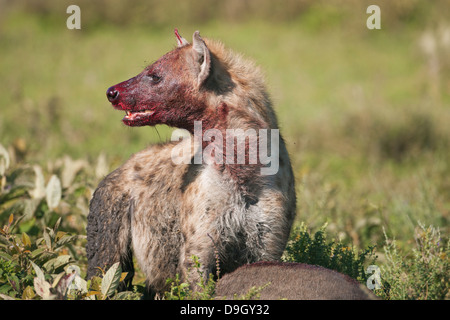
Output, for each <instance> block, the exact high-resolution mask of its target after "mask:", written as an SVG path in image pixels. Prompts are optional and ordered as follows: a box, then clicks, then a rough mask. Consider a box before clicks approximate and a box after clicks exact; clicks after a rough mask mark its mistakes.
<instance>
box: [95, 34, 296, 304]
mask: <svg viewBox="0 0 450 320" xmlns="http://www.w3.org/2000/svg"><path fill="white" fill-rule="evenodd" d="M176 36H177V41H178V43H179V47H177V48H176V49H174V50H172V51H170V52H169V53H167V54H166V55H164V56H163V57H162V58H160V59H159V60H158V61H156V62H155V63H154V64H152V65H150V66H149V67H147V68H146V69H145V70H144V71H143V72H142V73H141V74H139V75H137V76H136V77H134V78H131V79H130V80H127V81H125V82H122V83H120V84H117V85H116V86H113V87H111V88H110V89H108V98H109V99H110V101H111V102H112V104H113V106H114V108H116V109H119V110H124V111H126V112H127V115H126V116H125V118H124V119H123V122H124V123H125V124H127V125H130V126H143V125H155V124H167V125H169V126H173V127H178V128H182V129H186V130H188V131H189V132H190V133H191V134H193V133H194V121H202V125H203V127H202V128H203V132H205V130H208V129H212V128H214V129H217V130H219V131H222V132H225V131H226V129H235V128H239V129H243V130H247V129H255V130H259V129H277V128H278V124H277V119H276V116H275V113H274V110H273V108H272V105H271V101H270V99H269V96H268V94H267V91H266V88H265V85H264V81H263V76H262V74H261V72H260V71H259V69H258V68H257V67H256V66H255V65H254V64H253V63H251V62H249V61H247V60H246V59H243V58H242V57H241V56H240V55H237V54H235V53H233V52H232V51H230V50H227V49H225V47H224V46H223V45H222V44H220V43H218V42H215V41H210V40H203V39H202V38H201V37H200V35H199V34H198V32H196V33H194V36H193V44H189V43H188V42H187V41H186V40H184V38H182V37H181V36H180V35H179V34H178V32H176ZM146 110H148V111H147V112H148V113H145V114H144V113H142V112H146ZM134 112H138V113H134ZM139 112H141V114H139ZM136 114H138V116H136ZM233 138H235V137H233ZM214 143H216V142H214V141H209V142H204V143H202V144H200V145H195V144H194V143H193V141H191V140H183V141H182V142H169V143H164V144H158V145H153V146H150V147H148V148H147V149H145V150H143V151H141V152H138V153H136V154H134V155H133V156H132V157H131V158H130V159H129V160H128V161H127V162H125V163H124V164H123V165H122V166H121V167H119V168H118V169H117V170H115V171H114V172H112V173H111V174H109V175H108V176H107V177H106V178H105V179H104V180H103V181H102V182H101V183H100V185H99V187H98V189H97V190H96V191H95V193H94V196H93V199H92V201H91V205H90V213H89V216H88V226H87V237H88V244H87V255H88V277H91V276H93V275H94V274H96V272H97V270H98V269H97V267H102V268H103V267H105V266H106V267H107V266H110V265H112V264H113V263H115V262H117V261H120V262H121V265H122V268H123V269H124V270H125V271H129V272H130V276H129V278H128V279H127V281H128V282H127V283H128V285H129V284H130V283H131V279H132V274H133V272H132V271H133V269H132V268H133V264H132V260H131V259H132V254H133V255H134V256H135V257H136V260H137V262H138V264H139V267H140V269H141V270H142V271H143V273H144V274H145V276H146V280H147V285H148V289H149V293H150V296H151V297H154V296H155V294H158V293H161V292H162V291H164V290H166V289H167V286H166V279H167V278H174V277H175V275H176V274H177V273H178V274H180V275H181V277H182V279H186V278H189V279H191V280H194V279H195V277H196V276H197V273H196V272H192V270H191V269H190V268H191V266H192V265H191V264H192V261H191V259H190V258H191V256H192V255H195V256H197V257H199V259H200V262H201V264H202V267H203V268H204V271H205V275H207V274H209V273H215V268H216V256H215V251H217V252H218V254H219V262H220V271H221V273H222V274H224V273H227V272H231V271H233V270H235V269H236V268H238V267H239V266H241V265H243V264H246V263H251V262H255V261H260V260H277V259H279V258H280V256H281V254H282V252H283V250H284V248H285V245H286V242H287V239H288V236H289V232H290V229H291V225H292V222H293V219H294V216H295V212H296V197H295V186H294V176H293V173H292V169H291V164H290V160H289V155H288V152H287V150H286V147H285V144H284V141H283V139H282V138H281V137H280V142H279V170H278V172H277V173H276V174H274V175H261V173H260V169H261V167H263V166H264V165H263V164H261V163H260V162H258V163H256V164H227V163H226V162H225V161H224V163H222V164H219V163H215V162H214V161H213V162H212V163H210V164H206V163H202V164H194V163H193V161H191V163H190V164H175V163H174V162H173V161H172V158H171V156H172V150H173V149H174V148H175V147H177V148H180V146H181V150H184V151H185V152H183V154H184V155H185V156H186V157H193V155H194V154H195V152H201V151H202V150H204V149H205V148H206V147H208V146H209V145H210V144H214ZM218 152H219V153H221V150H219V149H218ZM222 155H223V156H224V157H225V155H226V150H225V149H224V150H223V153H222ZM248 156H249V155H248V154H247V150H246V158H248ZM187 160H189V159H187Z"/></svg>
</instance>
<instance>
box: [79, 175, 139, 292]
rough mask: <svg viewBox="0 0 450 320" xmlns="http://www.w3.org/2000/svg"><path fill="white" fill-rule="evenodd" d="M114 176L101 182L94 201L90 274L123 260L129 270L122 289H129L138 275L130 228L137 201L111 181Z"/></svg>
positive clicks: (89, 228) (90, 220) (88, 250)
mask: <svg viewBox="0 0 450 320" xmlns="http://www.w3.org/2000/svg"><path fill="white" fill-rule="evenodd" d="M113 174H114V173H112V174H111V175H113ZM111 175H110V176H111ZM110 176H108V177H107V178H105V180H103V181H102V183H101V184H100V185H99V188H98V189H97V190H96V191H95V193H94V196H93V198H92V200H91V203H90V212H89V215H88V225H87V246H86V253H87V258H88V270H87V278H88V279H90V278H92V277H93V276H96V275H100V274H101V270H104V271H106V270H107V269H108V268H110V267H111V266H112V265H113V264H114V263H116V262H120V265H121V268H122V271H123V272H127V273H128V274H127V276H126V278H125V280H124V283H123V284H121V286H120V287H119V290H125V289H130V288H131V285H132V280H133V276H134V266H133V259H132V249H131V228H130V214H131V211H132V209H133V205H132V202H131V200H130V196H129V195H128V194H126V193H122V192H120V191H119V190H117V188H115V187H114V186H112V185H109V184H108V179H109V178H110Z"/></svg>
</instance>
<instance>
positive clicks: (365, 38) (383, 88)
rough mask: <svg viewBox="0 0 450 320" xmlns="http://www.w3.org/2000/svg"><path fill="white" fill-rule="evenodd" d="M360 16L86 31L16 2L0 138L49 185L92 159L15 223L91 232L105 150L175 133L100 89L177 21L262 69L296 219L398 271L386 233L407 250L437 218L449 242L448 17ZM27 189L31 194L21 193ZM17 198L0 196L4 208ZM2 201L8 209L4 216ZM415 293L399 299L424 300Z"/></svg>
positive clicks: (142, 58) (145, 56)
mask: <svg viewBox="0 0 450 320" xmlns="http://www.w3.org/2000/svg"><path fill="white" fill-rule="evenodd" d="M321 8H322V7H321ZM261 10H263V9H261ZM324 10H325V9H324ZM411 10H412V9H411ZM389 14H390V13H387V15H389ZM418 14H419V13H417V12H416V13H414V15H413V16H414V17H416V16H417V15H418ZM87 16H88V15H87ZM353 16H355V12H354V11H352V10H350V11H349V8H348V7H347V8H346V9H345V10H344V9H343V11H340V10H337V9H336V7H329V8H327V9H326V10H325V11H321V10H319V9H317V8H316V9H314V7H313V8H310V9H309V11H307V13H306V14H304V15H303V16H302V17H301V19H289V20H288V22H280V21H276V22H274V21H271V20H268V21H262V20H259V19H249V20H245V19H241V20H239V21H238V22H229V23H224V22H223V21H221V20H214V19H210V20H208V21H202V23H199V24H194V23H192V22H189V23H188V22H187V21H186V20H183V21H182V22H180V25H173V26H172V25H168V24H164V23H162V24H157V25H156V26H148V25H147V26H145V27H143V26H142V24H139V23H136V25H133V24H127V25H118V24H117V25H115V26H114V25H112V24H101V23H89V21H87V23H86V24H84V25H83V24H82V30H79V31H70V30H67V29H66V27H65V19H66V15H64V14H62V15H57V14H55V15H50V16H47V18H43V17H42V16H39V15H33V14H30V13H29V12H28V13H25V12H23V11H20V10H19V11H11V12H10V13H8V15H7V16H3V18H4V19H2V20H1V22H0V47H1V52H2V59H0V87H1V88H2V94H1V95H0V144H2V145H3V146H4V147H5V148H9V149H10V153H11V156H12V158H14V159H13V160H14V161H12V163H13V164H12V167H14V168H22V167H23V166H27V165H32V164H39V165H41V166H42V167H43V168H44V173H45V179H46V180H45V181H48V179H49V178H50V176H51V174H52V173H56V174H58V175H61V173H62V171H63V168H64V166H63V165H62V164H61V163H62V162H61V160H58V159H62V158H63V157H64V156H65V155H68V156H70V157H72V158H73V159H86V161H87V162H86V163H87V166H85V167H84V168H83V169H82V170H81V171H80V172H82V173H83V174H84V175H80V176H77V177H78V179H79V181H77V182H76V186H75V187H73V188H69V189H65V193H63V199H64V200H65V203H67V205H65V206H63V208H60V209H58V210H57V211H56V213H52V214H44V213H45V212H48V211H46V210H47V209H48V208H47V209H46V208H45V206H44V205H45V203H41V204H39V205H38V207H37V209H36V210H35V211H34V212H35V213H38V212H40V214H41V215H43V216H44V217H46V219H47V220H42V217H34V218H31V219H35V220H28V222H27V221H25V220H26V219H25V220H24V222H22V223H23V224H21V225H20V226H21V229H20V230H19V231H20V232H27V233H30V235H31V236H36V237H37V236H38V235H39V234H40V232H42V231H39V229H38V228H37V227H34V228H33V227H32V225H33V223H34V222H36V221H37V222H39V221H42V223H41V225H39V227H41V228H44V227H45V226H46V225H47V224H50V225H51V224H52V223H55V222H56V219H57V217H58V216H59V215H63V216H64V217H65V218H67V219H68V221H66V222H64V223H63V227H64V228H66V229H67V230H69V231H71V232H74V233H79V234H83V233H84V227H85V216H83V210H82V209H80V208H85V206H86V205H87V202H88V200H89V196H90V194H91V192H92V190H93V189H94V188H95V186H96V184H97V183H98V181H99V178H100V176H101V175H96V174H95V166H96V164H97V159H98V157H99V155H100V154H101V153H103V154H105V155H106V161H107V167H106V171H108V170H112V169H114V168H115V167H117V166H118V165H120V164H121V163H122V162H123V161H125V159H127V158H128V157H129V156H130V155H131V154H132V153H134V152H137V151H139V150H141V149H143V148H144V147H145V146H146V145H148V144H150V143H155V142H158V141H165V140H167V139H168V138H169V137H170V132H171V129H170V128H167V127H164V126H159V127H157V128H150V127H145V128H133V129H132V128H128V127H125V126H124V125H123V124H122V123H121V121H120V120H121V118H122V117H123V115H122V113H121V112H119V111H116V110H113V108H111V106H110V104H109V103H108V102H107V100H106V97H105V92H106V89H107V88H108V87H109V86H111V85H113V84H116V83H118V82H121V81H123V80H126V79H128V78H130V77H132V76H134V75H136V74H137V73H139V72H140V71H141V70H142V69H143V68H144V67H145V66H146V65H147V64H149V63H151V62H152V61H154V60H156V59H157V58H158V57H160V56H161V55H162V54H164V53H165V52H167V51H169V50H171V49H172V48H173V47H174V46H175V44H176V42H175V37H174V35H173V28H174V27H179V30H180V32H181V33H182V34H183V36H185V37H186V38H188V39H189V38H190V36H191V34H192V33H193V31H195V30H197V29H199V30H200V31H201V34H202V35H203V36H206V37H211V38H216V39H220V40H221V41H223V42H224V43H225V44H226V45H227V46H228V47H230V48H232V49H234V50H235V51H237V52H241V53H243V54H244V55H245V56H247V57H249V58H252V59H254V60H255V61H256V62H257V64H258V65H260V66H261V67H262V68H263V70H264V71H265V74H266V80H267V84H268V89H269V92H270V94H271V96H272V99H273V101H274V105H275V108H276V111H277V114H278V117H279V122H280V126H281V132H282V134H283V136H284V138H285V140H286V142H287V145H288V149H289V152H290V154H291V157H292V161H293V167H294V172H295V175H296V179H297V194H298V215H297V221H296V226H298V225H300V223H302V222H303V223H304V224H305V225H306V226H308V229H309V230H310V232H317V231H319V230H321V229H320V228H321V227H322V226H323V225H324V224H325V223H327V224H328V227H327V233H328V234H329V235H330V236H331V237H333V238H336V239H338V240H339V241H341V242H342V243H344V244H348V245H352V246H353V247H354V248H355V249H357V250H365V249H366V248H367V247H369V246H376V253H377V255H378V260H377V263H378V264H380V265H386V270H390V271H389V272H392V273H393V274H394V273H395V272H398V270H397V271H396V270H393V269H392V267H390V268H391V269H389V267H388V266H389V262H390V261H393V260H395V259H394V258H395V257H394V258H393V257H392V255H391V256H389V255H387V254H386V251H385V248H388V247H386V237H388V238H389V239H395V241H396V242H395V243H396V246H397V248H398V250H401V251H402V252H403V254H404V256H405V257H410V258H411V257H413V256H414V254H413V253H414V252H415V251H414V250H416V249H415V248H416V243H417V242H416V240H415V239H416V238H417V237H416V236H415V235H416V233H417V228H418V226H419V225H424V226H433V228H439V230H440V236H441V237H442V239H443V241H444V242H445V241H446V239H448V232H449V224H448V220H449V213H450V182H449V179H448V177H449V176H450V159H449V156H448V149H449V147H450V127H449V126H448V123H450V108H449V104H450V95H449V92H450V90H448V89H449V88H450V81H449V80H448V79H450V60H449V57H450V54H449V53H450V52H449V50H450V49H449V47H448V46H447V45H446V44H445V41H444V40H445V37H444V36H442V35H445V32H444V31H442V30H448V29H445V28H449V25H448V24H447V25H446V24H445V23H442V26H443V27H442V26H439V25H433V24H430V25H425V24H421V23H420V22H418V21H420V19H416V18H415V19H413V20H412V21H411V22H410V23H406V22H405V21H403V20H390V21H388V22H387V23H386V24H383V26H384V28H383V29H382V30H377V31H368V30H367V29H366V28H365V21H364V19H363V18H361V17H360V16H359V15H357V16H358V17H359V18H358V19H353V20H352V19H347V18H349V17H350V18H351V17H353ZM363 17H364V16H363ZM427 30H428V32H430V34H431V35H432V36H433V37H435V38H436V39H444V40H442V41H441V40H437V45H436V48H435V49H433V50H434V51H433V52H434V54H435V55H434V56H433V57H431V56H430V55H427V54H426V50H424V49H423V46H421V44H420V43H421V39H422V38H423V35H424V33H425V31H427ZM439 41H441V42H439ZM433 59H435V60H436V59H437V61H438V62H439V65H440V69H439V70H438V73H437V74H436V73H433V71H432V69H431V68H430V63H431V62H433V61H435V60H433ZM10 170H13V168H10ZM8 175H9V177H10V173H8ZM8 179H10V178H8ZM74 183H75V182H74ZM2 185H3V184H2ZM18 192H19V191H18ZM80 194H81V195H83V197H82V200H79V203H77V198H79V195H80ZM22 197H25V198H26V197H28V196H27V193H24V194H18V195H17V197H13V198H14V199H16V200H17V199H22ZM3 199H6V198H3ZM14 199H12V200H11V201H13V200H14ZM8 203H9V202H8ZM10 205H11V203H9V204H7V203H6V202H5V203H0V207H1V208H3V209H2V210H5V208H10ZM83 205H84V207H83ZM42 206H44V207H42ZM16 209H17V210H18V211H15V213H16V216H17V215H20V214H21V212H22V211H20V210H21V209H20V208H15V209H14V210H16ZM8 210H9V209H8ZM8 210H7V211H2V212H0V225H3V224H5V223H6V221H7V219H8V217H9V213H10V211H8ZM84 210H85V209H84ZM84 214H85V213H84ZM28 218H29V217H28ZM30 221H32V222H30ZM75 225H77V226H76V227H75ZM433 230H434V229H433ZM20 232H19V233H20ZM385 235H386V236H385ZM415 237H416V238H415ZM419 251H420V250H419ZM80 255H82V252H81V253H80ZM402 257H403V256H402ZM446 259H447V261H448V257H447V258H446ZM444 260H445V259H444ZM408 268H409V267H408ZM408 268H407V267H406V266H405V270H412V271H411V272H412V273H414V272H417V270H416V269H414V268H412V267H411V268H409V269H408ZM392 281H393V280H392V279H391V282H392ZM418 290H420V289H414V290H413V291H414V292H415V293H414V294H413V295H409V296H408V295H407V294H405V292H404V291H403V293H402V294H397V297H403V298H407V297H414V298H425V297H429V296H427V295H421V294H417V291H418ZM433 297H438V296H437V295H434V296H433ZM386 298H387V297H386Z"/></svg>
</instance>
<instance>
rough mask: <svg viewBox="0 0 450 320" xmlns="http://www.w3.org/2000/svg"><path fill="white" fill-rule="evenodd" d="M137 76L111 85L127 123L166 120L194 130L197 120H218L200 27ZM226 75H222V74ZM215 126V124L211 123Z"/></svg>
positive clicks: (110, 91)
mask: <svg viewBox="0 0 450 320" xmlns="http://www.w3.org/2000/svg"><path fill="white" fill-rule="evenodd" d="M175 35H176V38H177V42H178V47H177V48H176V49H174V50H172V51H170V52H168V53H167V54H165V55H164V56H162V57H161V58H160V59H159V60H157V61H156V62H155V63H153V64H151V65H149V66H148V67H146V68H145V69H144V71H142V72H141V73H140V74H138V75H137V76H135V77H133V78H131V79H129V80H127V81H124V82H121V83H119V84H116V85H114V86H112V87H110V88H108V90H107V92H106V95H107V98H108V100H109V101H110V102H111V103H112V105H113V106H114V108H116V109H118V110H123V111H125V112H126V115H125V117H124V118H123V119H122V121H123V123H124V124H126V125H128V126H145V125H150V126H153V125H156V124H166V125H169V126H172V127H178V128H182V129H187V130H189V131H191V132H192V130H193V125H194V121H203V122H211V121H215V115H212V114H211V110H209V109H208V105H207V103H206V101H207V98H205V97H206V96H207V95H208V91H211V90H208V87H209V88H211V87H212V86H213V85H212V84H211V79H210V78H212V77H211V74H212V70H211V69H212V68H211V66H212V61H211V60H212V54H211V53H210V51H209V49H208V47H207V46H206V44H205V42H204V40H203V39H202V38H201V37H200V34H199V32H198V31H196V32H195V33H194V35H193V42H192V44H189V43H188V41H186V40H185V39H184V38H182V37H181V36H180V34H179V33H178V31H177V30H175ZM222 76H223V75H222ZM212 126H214V125H212Z"/></svg>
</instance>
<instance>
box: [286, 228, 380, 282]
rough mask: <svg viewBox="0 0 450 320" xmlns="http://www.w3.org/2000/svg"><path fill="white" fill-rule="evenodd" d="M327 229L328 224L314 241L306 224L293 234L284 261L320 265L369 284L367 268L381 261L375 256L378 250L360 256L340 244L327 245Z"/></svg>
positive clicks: (371, 250)
mask: <svg viewBox="0 0 450 320" xmlns="http://www.w3.org/2000/svg"><path fill="white" fill-rule="evenodd" d="M325 229H326V224H325V225H323V226H322V227H321V228H320V229H319V230H318V231H317V232H316V233H315V234H314V236H313V237H312V236H311V235H310V233H309V232H308V231H307V229H306V226H305V224H303V223H302V224H301V225H300V227H298V228H296V229H294V231H293V232H292V234H291V237H290V240H289V242H288V244H287V246H286V250H285V252H284V255H283V260H284V261H286V262H300V263H307V264H312V265H319V266H322V267H325V268H328V269H332V270H336V271H338V272H341V273H343V274H346V275H348V276H350V277H352V278H354V279H357V280H358V281H360V282H362V283H365V281H367V275H366V272H365V267H366V265H367V264H373V263H374V262H375V260H376V258H377V257H376V256H374V249H375V247H369V248H367V249H365V250H364V251H362V252H359V253H358V252H356V251H355V249H353V248H352V247H349V246H346V245H344V244H342V243H341V242H339V241H334V240H333V241H330V242H327V239H326V232H325Z"/></svg>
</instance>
